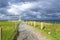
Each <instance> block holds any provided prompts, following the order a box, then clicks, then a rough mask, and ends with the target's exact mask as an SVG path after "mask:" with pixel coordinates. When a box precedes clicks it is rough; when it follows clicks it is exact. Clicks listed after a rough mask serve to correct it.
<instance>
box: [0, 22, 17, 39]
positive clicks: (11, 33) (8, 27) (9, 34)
mask: <svg viewBox="0 0 60 40" xmlns="http://www.w3.org/2000/svg"><path fill="white" fill-rule="evenodd" d="M17 25H18V22H11V21H10V22H7V21H4V22H0V27H1V28H2V40H13V39H14V37H15V35H16V33H17V30H18V26H17Z"/></svg>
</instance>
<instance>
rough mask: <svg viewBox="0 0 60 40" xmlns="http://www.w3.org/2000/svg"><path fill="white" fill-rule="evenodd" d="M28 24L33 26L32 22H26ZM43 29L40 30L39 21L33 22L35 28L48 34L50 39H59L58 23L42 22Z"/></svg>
mask: <svg viewBox="0 0 60 40" xmlns="http://www.w3.org/2000/svg"><path fill="white" fill-rule="evenodd" d="M27 24H28V25H30V26H32V27H34V22H28V23H27ZM43 26H44V27H45V28H43V30H41V22H35V27H34V28H36V29H37V30H39V31H42V32H43V33H44V34H45V35H46V36H49V37H50V38H51V40H60V23H46V22H43Z"/></svg>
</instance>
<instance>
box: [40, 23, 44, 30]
mask: <svg viewBox="0 0 60 40" xmlns="http://www.w3.org/2000/svg"><path fill="white" fill-rule="evenodd" d="M43 27H44V26H43V22H41V30H42V29H43Z"/></svg>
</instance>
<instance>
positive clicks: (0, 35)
mask: <svg viewBox="0 0 60 40" xmlns="http://www.w3.org/2000/svg"><path fill="white" fill-rule="evenodd" d="M0 40H1V27H0Z"/></svg>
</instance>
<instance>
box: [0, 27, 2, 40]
mask: <svg viewBox="0 0 60 40" xmlns="http://www.w3.org/2000/svg"><path fill="white" fill-rule="evenodd" d="M1 31H2V30H1V27H0V40H1Z"/></svg>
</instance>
